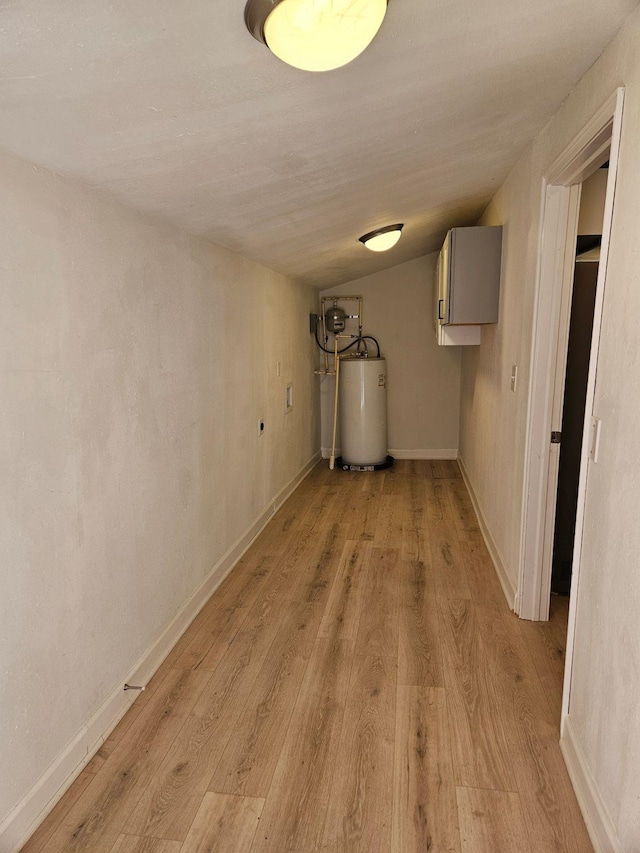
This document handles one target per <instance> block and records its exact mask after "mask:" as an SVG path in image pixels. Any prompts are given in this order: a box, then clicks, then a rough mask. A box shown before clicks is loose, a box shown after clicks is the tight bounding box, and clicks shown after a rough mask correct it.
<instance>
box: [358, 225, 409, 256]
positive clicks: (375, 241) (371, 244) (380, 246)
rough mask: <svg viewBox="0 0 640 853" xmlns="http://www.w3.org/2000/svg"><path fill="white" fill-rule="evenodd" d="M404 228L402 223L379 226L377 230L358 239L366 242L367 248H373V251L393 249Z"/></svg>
mask: <svg viewBox="0 0 640 853" xmlns="http://www.w3.org/2000/svg"><path fill="white" fill-rule="evenodd" d="M403 228H404V225H403V224H402V223H400V224H398V225H387V226H386V228H378V230H377V231H370V232H369V233H368V234H364V235H363V236H362V237H359V238H358V239H359V240H360V242H361V243H364V245H365V246H366V247H367V249H371V251H372V252H386V251H387V250H388V249H392V248H393V247H394V246H395V244H396V243H397V242H398V240H399V239H400V235H401V234H402V229H403Z"/></svg>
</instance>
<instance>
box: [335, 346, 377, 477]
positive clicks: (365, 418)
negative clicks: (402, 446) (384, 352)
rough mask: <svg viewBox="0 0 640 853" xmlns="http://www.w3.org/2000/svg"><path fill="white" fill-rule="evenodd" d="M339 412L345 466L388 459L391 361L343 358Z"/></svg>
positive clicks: (369, 463) (339, 389)
mask: <svg viewBox="0 0 640 853" xmlns="http://www.w3.org/2000/svg"><path fill="white" fill-rule="evenodd" d="M338 395H339V398H338V402H339V405H338V411H339V414H340V436H341V446H342V462H343V464H344V465H380V464H382V463H384V462H385V461H386V459H387V362H386V359H384V358H342V359H341V360H340V380H339V387H338Z"/></svg>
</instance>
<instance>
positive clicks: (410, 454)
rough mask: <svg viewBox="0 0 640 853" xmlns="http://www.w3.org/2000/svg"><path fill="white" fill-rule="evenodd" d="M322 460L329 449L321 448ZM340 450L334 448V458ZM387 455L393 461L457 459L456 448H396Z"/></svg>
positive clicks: (338, 454) (327, 454)
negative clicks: (389, 455)
mask: <svg viewBox="0 0 640 853" xmlns="http://www.w3.org/2000/svg"><path fill="white" fill-rule="evenodd" d="M321 453H322V458H323V459H329V458H330V457H331V448H330V447H323V448H322V451H321ZM340 453H341V451H340V448H336V457H337V456H340ZM389 453H390V454H391V456H393V458H394V459H434V460H435V459H440V460H447V459H457V458H458V448H457V447H450V448H446V447H445V448H438V449H436V450H422V449H419V450H398V449H396V448H393V447H390V448H389Z"/></svg>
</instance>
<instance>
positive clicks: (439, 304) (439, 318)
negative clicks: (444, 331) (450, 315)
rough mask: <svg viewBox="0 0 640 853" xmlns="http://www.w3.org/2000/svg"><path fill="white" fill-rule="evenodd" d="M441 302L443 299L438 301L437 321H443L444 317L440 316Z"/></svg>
mask: <svg viewBox="0 0 640 853" xmlns="http://www.w3.org/2000/svg"><path fill="white" fill-rule="evenodd" d="M443 302H444V299H438V320H444V317H443V316H442V303H443Z"/></svg>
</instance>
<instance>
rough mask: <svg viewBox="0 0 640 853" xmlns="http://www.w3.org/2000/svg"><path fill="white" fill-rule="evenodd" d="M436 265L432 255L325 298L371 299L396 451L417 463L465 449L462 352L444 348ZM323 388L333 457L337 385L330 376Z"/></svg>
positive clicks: (367, 306) (368, 316)
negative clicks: (461, 441) (436, 306)
mask: <svg viewBox="0 0 640 853" xmlns="http://www.w3.org/2000/svg"><path fill="white" fill-rule="evenodd" d="M436 260H437V255H426V256H425V257H422V258H417V259H416V260H414V261H408V262H407V263H404V264H400V265H399V266H397V267H393V268H392V269H387V270H383V271H382V272H379V273H375V274H374V275H369V276H366V277H365V278H359V279H356V280H355V281H351V282H349V283H348V284H343V285H341V286H340V287H334V288H331V290H326V291H323V292H322V293H321V294H320V295H321V296H333V295H340V294H342V295H348V296H362V297H363V299H364V320H365V329H364V331H365V334H371V335H373V336H374V337H375V338H377V340H378V341H379V342H380V348H381V350H382V355H383V356H385V358H386V359H387V377H388V391H387V427H388V429H387V432H388V446H389V448H390V451H391V452H392V453H394V452H397V453H398V455H402V456H404V457H405V458H412V459H418V458H430V457H438V456H440V457H441V458H442V457H444V458H450V457H451V455H452V454H453V455H454V456H455V455H456V453H457V449H458V420H459V405H460V348H459V347H438V346H437V345H436V341H435V332H434V331H433V328H432V319H433V285H434V277H435V265H436ZM354 305H355V303H354ZM345 308H348V303H345ZM316 310H318V309H316ZM320 385H321V389H322V447H323V451H324V452H325V453H326V452H327V449H329V450H330V448H331V431H332V418H333V391H334V387H335V386H334V381H333V378H332V377H322V378H321V379H320Z"/></svg>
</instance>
